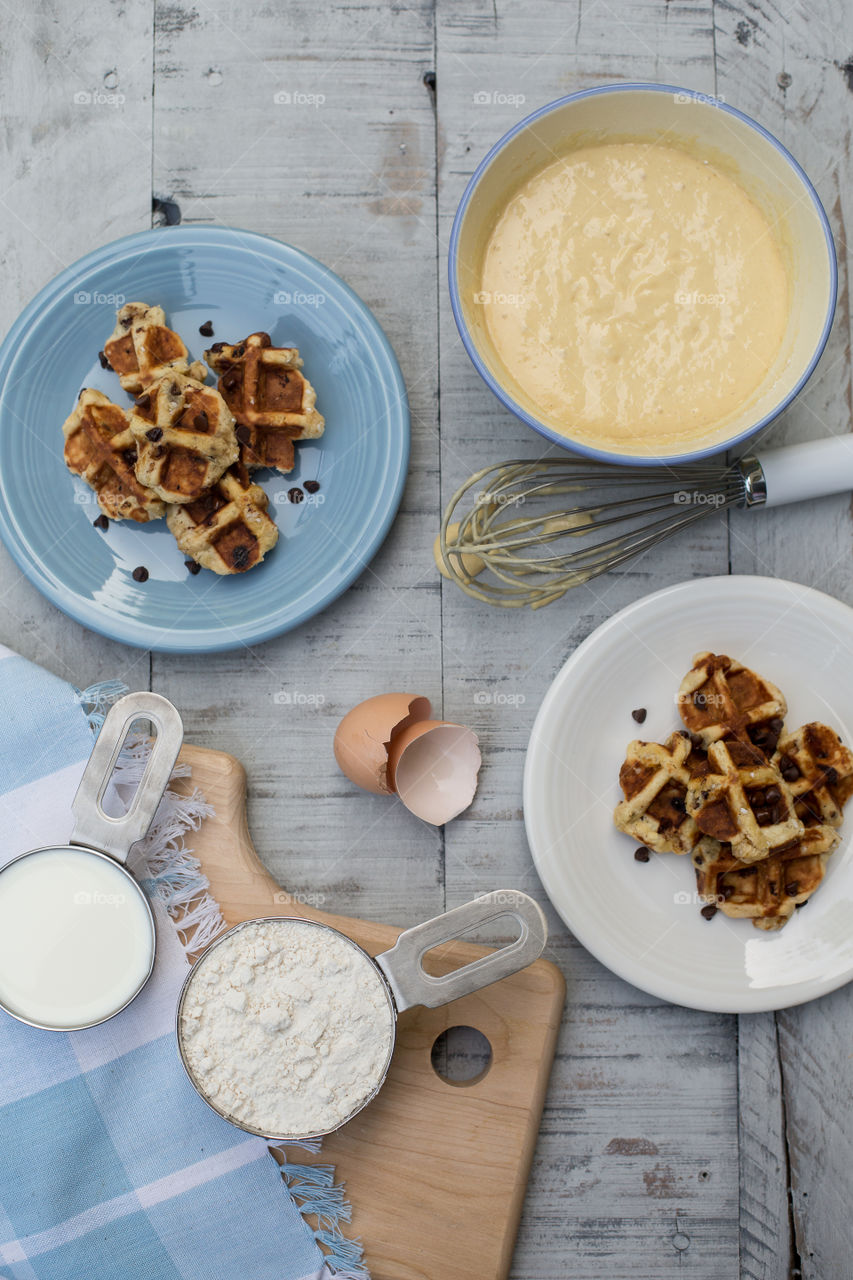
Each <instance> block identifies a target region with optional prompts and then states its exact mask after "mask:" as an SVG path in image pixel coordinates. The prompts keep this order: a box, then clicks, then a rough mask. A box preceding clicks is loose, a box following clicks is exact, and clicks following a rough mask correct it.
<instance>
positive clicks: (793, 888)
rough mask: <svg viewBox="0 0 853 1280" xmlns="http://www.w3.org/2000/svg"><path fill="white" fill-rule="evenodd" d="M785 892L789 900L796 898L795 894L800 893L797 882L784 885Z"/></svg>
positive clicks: (790, 881) (792, 881)
mask: <svg viewBox="0 0 853 1280" xmlns="http://www.w3.org/2000/svg"><path fill="white" fill-rule="evenodd" d="M785 892H786V893H787V895H788V897H789V898H796V896H797V894H798V893H799V892H800V882H799V880H789V881H788V883H787V884H786V885H785Z"/></svg>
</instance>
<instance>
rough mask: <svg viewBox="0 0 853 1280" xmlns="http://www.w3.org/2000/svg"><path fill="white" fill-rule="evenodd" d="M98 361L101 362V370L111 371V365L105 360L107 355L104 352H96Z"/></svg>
mask: <svg viewBox="0 0 853 1280" xmlns="http://www.w3.org/2000/svg"><path fill="white" fill-rule="evenodd" d="M98 359H99V360H100V362H101V368H102V369H112V365H111V364H110V362H109V360H108V359H107V353H106V352H105V351H99V352H98Z"/></svg>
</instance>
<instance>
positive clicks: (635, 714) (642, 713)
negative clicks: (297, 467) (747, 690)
mask: <svg viewBox="0 0 853 1280" xmlns="http://www.w3.org/2000/svg"><path fill="white" fill-rule="evenodd" d="M305 488H306V489H308V485H307V484H306V486H305ZM308 492H309V493H312V492H313V490H311V489H308ZM648 714H649V713H648V711H646V708H645V707H637V709H636V711H632V712H631V717H632V719H634V720H636V721H637V724H642V723H643V721H644V720H645V718H646V716H647V715H648Z"/></svg>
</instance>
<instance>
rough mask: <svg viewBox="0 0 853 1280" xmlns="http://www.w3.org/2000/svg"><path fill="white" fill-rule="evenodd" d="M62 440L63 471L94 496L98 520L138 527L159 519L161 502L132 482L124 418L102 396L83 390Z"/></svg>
mask: <svg viewBox="0 0 853 1280" xmlns="http://www.w3.org/2000/svg"><path fill="white" fill-rule="evenodd" d="M99 424H100V426H101V427H102V428H107V429H108V430H109V432H110V434H109V436H107V435H106V434H105V433H104V432H103V431H102V430H99V429H98V426H99ZM62 434H63V437H64V439H65V448H64V457H65V465H66V466H67V467H68V469H69V471H71V472H72V473H73V474H74V475H78V476H80V478H81V479H82V480H84V481H85V482H86V484H87V485H88V486H89V488H90V489H93V490H94V492H95V494H96V495H97V499H98V506H99V507H100V509H101V511H102V512H103V513H104V515H106V516H108V517H109V518H110V519H111V520H134V521H136V522H137V523H138V524H145V523H147V522H148V521H149V520H158V519H160V517H161V516H163V515H165V511H166V508H165V505H164V504H163V502H162V501H161V500H160V499H159V498H158V497H157V495H156V494H155V493H154V492H153V491H152V490H151V489H148V488H146V487H145V486H144V485H142V484H140V482H139V481H138V480H137V478H136V473H135V469H134V468H135V458H136V441H135V440H134V438H133V435H132V433H131V431H130V426H129V423H128V417H127V414H126V413H125V411H124V409H122V408H121V407H120V406H119V405H117V404H113V402H112V401H111V400H110V399H109V397H108V396H105V395H104V393H103V392H102V391H96V390H94V388H92V387H84V389H83V391H82V392H81V393H80V396H79V398H78V400H77V403H76V405H75V406H74V408H73V409H72V411H71V413H70V414H69V415H68V417H67V418H66V419H65V422H64V423H63V426H62Z"/></svg>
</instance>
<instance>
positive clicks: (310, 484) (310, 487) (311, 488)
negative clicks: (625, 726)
mask: <svg viewBox="0 0 853 1280" xmlns="http://www.w3.org/2000/svg"><path fill="white" fill-rule="evenodd" d="M302 488H303V489H304V490H305V492H306V493H318V492H319V490H320V481H319V480H303V481H302ZM632 715H633V717H634V719H635V720H636V718H637V713H636V711H634V712H632ZM645 718H646V717H645V713H643V720H645Z"/></svg>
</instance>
